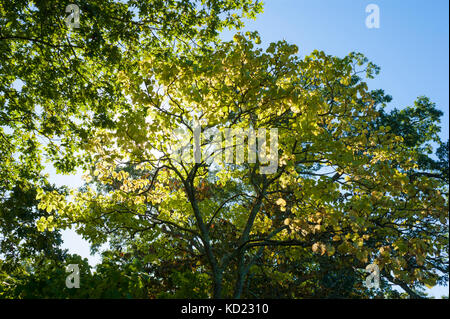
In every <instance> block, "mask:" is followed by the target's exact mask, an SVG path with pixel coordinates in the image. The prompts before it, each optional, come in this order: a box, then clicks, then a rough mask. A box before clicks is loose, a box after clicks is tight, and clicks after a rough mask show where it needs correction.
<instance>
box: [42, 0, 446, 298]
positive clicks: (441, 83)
mask: <svg viewBox="0 0 450 319" xmlns="http://www.w3.org/2000/svg"><path fill="white" fill-rule="evenodd" d="M264 3H265V6H264V13H263V14H261V15H259V16H258V17H257V19H256V21H247V23H246V27H245V29H244V30H250V31H254V30H256V31H259V33H260V35H261V40H262V45H263V46H266V45H267V44H268V43H270V42H275V41H278V40H283V39H284V40H287V41H288V42H290V43H293V44H296V45H298V46H299V48H300V53H299V54H300V56H305V55H308V54H309V53H310V52H312V51H313V50H315V49H318V50H323V51H325V52H326V53H328V54H332V55H337V56H344V55H346V54H348V53H350V52H352V51H357V52H361V53H364V54H365V55H366V56H367V57H368V58H369V59H370V60H371V61H372V62H374V63H375V64H377V65H378V66H380V67H381V73H380V74H379V75H378V77H377V78H376V79H374V80H370V81H369V82H368V83H369V87H370V88H372V89H378V88H381V89H384V90H385V92H386V93H387V94H390V95H391V96H392V97H393V101H392V102H391V104H390V107H396V108H402V107H405V106H408V105H412V104H413V102H414V100H415V99H416V98H417V97H418V96H420V95H426V96H428V97H429V98H430V99H431V100H432V101H433V102H435V103H436V105H437V107H438V108H439V109H440V110H442V111H443V112H444V117H443V119H442V133H441V138H442V139H444V140H447V139H448V136H449V120H448V117H449V1H448V0H432V1H424V0H422V1H419V0H377V1H375V0H372V1H364V0H339V1H338V0H265V1H264ZM371 3H373V4H376V5H378V7H379V9H380V28H378V29H376V28H373V29H369V28H367V27H366V23H365V20H366V17H367V16H368V15H369V13H366V10H365V9H366V6H367V5H369V4H371ZM232 35H233V33H230V32H224V34H223V38H224V39H230V38H231V37H232ZM49 172H51V175H52V176H54V179H53V180H55V181H56V182H57V183H58V184H66V185H70V186H78V185H81V180H80V175H77V176H74V177H62V176H59V177H56V176H55V175H54V171H53V170H51V169H49ZM64 239H65V247H67V248H69V249H70V250H71V251H72V252H74V253H78V254H80V255H82V256H84V257H88V258H89V261H90V263H91V264H95V263H97V262H98V261H99V258H98V256H89V246H88V244H87V243H86V242H84V241H82V240H81V239H80V238H79V237H78V236H76V235H75V234H74V233H73V232H70V231H67V232H65V233H64ZM431 294H432V295H434V296H435V297H440V296H442V295H443V294H446V295H448V294H449V291H448V287H436V288H434V289H432V290H431Z"/></svg>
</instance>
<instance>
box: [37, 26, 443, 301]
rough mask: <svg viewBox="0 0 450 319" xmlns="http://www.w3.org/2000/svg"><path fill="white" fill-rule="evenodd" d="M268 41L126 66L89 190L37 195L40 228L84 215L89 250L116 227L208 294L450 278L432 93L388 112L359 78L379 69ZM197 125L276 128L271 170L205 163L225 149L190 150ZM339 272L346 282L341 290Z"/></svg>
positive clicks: (357, 57) (359, 292)
mask: <svg viewBox="0 0 450 319" xmlns="http://www.w3.org/2000/svg"><path fill="white" fill-rule="evenodd" d="M259 41H260V40H259V36H258V34H257V33H248V34H246V35H245V36H244V35H242V34H237V35H236V36H235V37H234V40H233V41H230V42H224V43H217V44H216V45H215V47H214V48H209V49H207V50H205V51H204V52H203V54H202V55H200V56H196V58H195V59H191V58H190V57H187V56H183V55H179V56H174V57H173V59H170V60H161V59H156V58H155V57H154V56H153V55H151V54H150V55H149V56H147V57H145V58H144V59H143V60H142V61H140V62H139V63H137V64H136V65H133V66H130V67H129V68H127V69H126V70H123V71H122V72H120V73H119V74H118V78H119V83H120V86H121V88H122V89H123V90H124V91H125V92H126V95H127V96H128V97H129V99H130V100H131V101H132V104H131V105H130V107H129V108H128V109H127V110H125V111H124V112H122V113H121V114H120V115H118V117H117V119H116V121H115V122H114V125H111V126H110V127H108V128H103V129H99V130H96V132H95V134H94V136H93V138H92V139H91V140H90V142H89V147H88V148H87V149H88V151H89V152H91V154H92V159H93V160H94V161H95V163H94V165H93V166H92V169H91V174H90V176H87V177H86V180H87V182H88V185H87V186H86V187H85V189H83V190H81V191H72V192H71V198H70V199H68V198H67V197H66V196H65V194H60V193H58V192H43V191H42V192H40V193H39V194H38V199H40V200H41V202H40V204H39V207H40V208H41V209H46V210H47V211H49V212H53V220H49V219H48V218H45V217H43V218H41V219H40V220H39V222H38V228H39V229H40V230H45V229H46V228H48V227H58V228H64V227H67V226H69V225H72V224H76V225H77V231H78V232H79V233H80V234H82V235H83V236H85V237H87V238H89V239H90V241H91V242H92V243H93V244H94V245H99V244H101V243H103V242H105V241H106V240H107V239H108V236H109V234H114V236H119V237H121V238H129V240H128V241H126V242H128V246H129V248H130V249H131V247H132V246H133V245H138V248H139V250H141V251H142V248H144V247H146V248H147V249H148V250H147V252H148V253H147V254H146V257H145V258H146V262H148V263H150V264H152V265H154V266H158V265H162V264H164V263H167V262H169V261H176V262H178V263H180V264H182V265H184V266H183V267H186V266H187V265H191V266H192V265H193V264H194V265H195V272H196V273H199V274H205V275H207V276H208V277H207V278H208V279H209V281H210V283H211V284H210V291H209V296H211V297H214V298H221V297H224V296H227V297H230V296H232V297H235V298H240V297H242V296H251V292H252V289H251V287H254V286H253V285H255V284H256V285H257V287H258V285H259V287H260V286H261V284H262V283H261V280H265V281H266V285H269V286H271V287H275V286H277V284H276V283H277V282H281V284H279V285H281V286H282V287H281V288H282V289H281V290H280V291H281V292H280V295H284V294H285V293H286V287H289V285H291V286H292V285H297V284H299V286H296V287H298V289H297V291H296V292H295V297H302V296H311V295H312V296H314V294H315V293H316V291H315V290H314V288H313V286H314V284H315V283H317V282H319V283H321V284H322V285H323V286H322V287H324V288H323V289H319V290H317V291H319V293H320V294H322V295H324V296H330V295H332V294H333V293H336V294H337V295H345V296H359V297H361V296H367V290H366V289H365V288H364V287H363V286H361V281H362V279H363V278H364V276H365V275H364V274H363V273H362V272H358V269H361V268H365V266H366V265H368V264H369V263H376V264H378V266H379V267H380V269H382V274H383V280H384V281H385V282H391V283H395V284H398V285H400V286H402V287H403V288H404V289H405V291H406V292H407V293H408V294H409V295H410V296H411V297H421V293H420V292H418V291H417V289H418V288H420V287H422V286H423V285H429V286H433V285H435V284H436V282H440V281H442V280H444V279H445V278H446V276H447V275H446V274H442V273H439V271H442V272H444V273H445V272H447V273H448V254H447V253H446V251H447V248H448V215H447V211H448V176H447V178H443V175H442V174H441V173H439V172H438V170H439V168H440V167H442V166H440V165H438V164H439V163H440V162H439V161H436V160H434V161H433V160H432V159H431V157H429V156H428V155H430V154H427V153H426V150H428V149H429V147H428V146H426V145H427V144H429V143H430V142H432V141H438V138H437V132H438V126H437V121H438V118H439V116H440V114H439V112H438V111H436V109H435V108H434V105H433V104H432V103H431V102H430V101H429V100H428V99H426V98H419V99H418V101H417V102H416V104H415V106H414V107H412V108H408V109H406V110H405V111H394V112H392V113H390V114H388V113H386V112H384V110H383V107H384V106H385V103H386V102H388V101H389V100H390V98H389V97H388V96H386V95H384V93H383V92H382V91H369V90H368V87H367V84H366V83H365V82H364V81H363V79H364V78H363V76H364V75H365V76H366V77H368V78H371V77H373V76H374V75H376V74H377V73H378V71H379V68H378V67H377V66H375V65H374V64H372V63H370V62H368V60H367V59H366V58H365V57H364V56H363V55H361V54H358V53H351V54H349V55H348V56H346V57H344V58H338V57H333V56H329V55H326V54H325V53H323V52H319V51H314V52H313V53H312V54H311V55H309V56H306V57H305V58H303V59H300V58H298V56H297V55H296V53H297V47H296V46H295V45H289V44H288V43H286V42H284V41H280V42H277V43H272V44H271V45H270V46H269V47H268V48H267V49H266V50H265V51H263V50H262V49H261V48H258V47H255V44H257V43H259ZM401 119H404V120H405V121H409V122H401ZM399 120H400V124H399V123H397V122H398V121H399ZM196 122H197V123H198V124H195V123H196ZM196 125H201V130H202V132H205V131H207V130H208V129H210V130H212V129H215V130H218V131H220V132H224V131H225V129H226V128H232V129H236V130H237V129H242V130H247V129H249V128H253V129H254V130H256V131H257V130H258V129H262V128H264V129H277V130H278V131H277V132H278V135H277V137H278V142H279V145H278V148H277V153H276V154H275V156H276V157H277V158H278V160H277V163H278V165H277V167H276V171H275V172H273V174H265V173H264V171H263V168H264V166H265V163H264V162H263V161H261V157H259V160H258V161H255V162H254V161H252V160H251V158H249V156H248V155H247V158H246V160H245V161H243V162H239V163H237V162H234V163H226V162H225V163H224V161H217V162H211V161H210V160H211V159H212V158H213V157H216V158H217V157H218V156H221V155H223V153H221V151H223V152H225V148H226V147H227V145H226V144H223V143H222V144H221V143H217V141H215V140H214V138H213V139H211V138H209V137H208V136H205V135H208V134H206V133H202V135H201V137H202V138H201V146H202V149H203V150H204V149H205V148H208V147H215V148H214V152H209V153H207V154H209V158H205V157H203V158H202V160H201V161H200V162H196V161H192V156H191V157H189V156H183V155H182V154H181V155H180V149H176V147H175V144H177V143H175V142H176V141H174V136H176V134H175V132H178V131H179V130H180V128H181V129H183V130H184V131H185V132H187V133H188V134H190V135H189V138H188V139H187V140H188V142H189V143H188V144H189V145H194V144H195V143H196V137H195V132H197V131H196V130H197V129H198V128H197V127H196ZM273 132H275V131H273ZM271 134H272V133H271ZM238 143H239V142H238V141H237V140H236V142H233V144H234V146H236V144H238ZM178 145H179V144H178ZM174 148H175V150H174ZM191 149H192V148H191ZM270 149H271V148H270ZM270 149H269V148H268V147H267V149H266V151H267V153H270V152H269V151H270ZM441 153H442V154H444V153H445V152H442V151H441ZM441 153H439V154H441ZM442 154H441V155H442ZM191 155H192V154H191ZM272 155H273V154H272ZM447 161H448V156H447ZM426 163H428V164H426ZM436 165H438V166H436ZM91 179H92V180H91ZM135 247H136V246H135ZM150 247H151V248H152V249H150ZM131 251H134V250H133V249H132V250H131ZM184 269H187V268H184ZM325 269H330V270H331V271H330V272H329V273H328V276H326V275H327V274H325V273H324V270H325ZM342 274H345V275H344V276H348V277H349V278H348V281H347V282H346V283H345V285H347V286H348V287H347V288H338V289H336V288H333V287H335V286H336V282H335V281H336V280H341V281H345V280H346V279H345V278H342V277H340V276H342ZM261 276H263V277H261ZM338 277H339V278H340V279H339V278H338ZM255 278H257V279H255ZM258 278H259V279H258ZM255 280H256V281H255ZM258 280H259V281H258ZM267 281H269V282H267ZM202 282H203V281H202ZM345 285H344V286H345ZM358 285H359V286H358ZM283 286H284V287H283ZM326 287H329V289H328V291H327V290H326ZM333 289H334V290H333ZM339 289H344V291H343V292H342V291H340V290H339ZM383 289H384V293H385V294H391V295H392V292H390V288H389V287H384V288H383ZM369 294H370V293H369ZM259 296H261V295H259Z"/></svg>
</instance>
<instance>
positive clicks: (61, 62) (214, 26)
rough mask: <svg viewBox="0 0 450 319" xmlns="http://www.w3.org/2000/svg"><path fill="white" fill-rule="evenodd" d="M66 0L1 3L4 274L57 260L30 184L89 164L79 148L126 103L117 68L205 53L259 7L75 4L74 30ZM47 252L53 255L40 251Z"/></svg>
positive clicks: (228, 1)
mask: <svg viewBox="0 0 450 319" xmlns="http://www.w3.org/2000/svg"><path fill="white" fill-rule="evenodd" d="M68 4H69V2H68V1H59V0H58V1H17V0H7V1H2V2H1V3H0V75H1V76H0V230H1V232H2V238H1V249H0V257H1V259H2V260H1V271H2V273H1V275H2V278H3V275H5V274H11V272H10V271H12V269H13V268H14V269H21V270H23V263H28V262H29V261H30V260H31V261H33V260H34V261H36V259H35V258H38V257H39V256H38V255H40V256H41V257H43V258H42V262H43V263H44V264H45V263H46V262H49V263H50V264H52V265H55V264H56V265H58V266H57V267H59V266H61V265H63V260H65V259H64V258H66V257H64V253H63V252H62V251H61V250H60V249H59V244H60V235H59V233H58V232H53V233H51V232H48V231H46V232H45V233H39V232H36V229H35V227H34V224H35V221H36V219H39V218H40V217H45V216H46V214H48V212H45V211H43V210H40V209H37V207H36V206H35V202H36V201H35V192H36V188H37V187H39V188H44V189H45V188H47V187H48V182H47V180H46V177H45V176H42V175H43V174H42V171H43V168H44V164H43V163H44V160H48V159H49V160H50V161H51V163H52V164H53V165H54V166H55V167H56V169H57V172H63V173H69V172H73V170H74V169H75V168H76V167H78V166H81V165H83V164H84V163H86V162H89V154H86V153H85V152H84V148H83V147H84V144H85V143H86V142H87V141H89V139H90V136H91V134H92V131H94V130H95V129H96V128H101V127H103V128H106V127H113V126H114V122H113V118H114V116H115V114H116V113H119V112H121V111H122V110H125V109H127V108H128V106H129V103H128V100H127V99H126V97H125V95H123V94H122V90H121V85H119V84H118V82H117V75H118V73H119V71H120V70H126V69H127V68H129V67H130V66H132V65H135V64H136V63H137V62H138V61H140V59H141V58H140V57H141V56H142V54H143V53H144V52H145V54H146V55H148V54H150V55H152V56H153V57H154V58H155V59H162V60H164V61H166V60H169V59H171V57H172V56H176V55H177V54H180V53H181V52H184V54H185V55H192V54H195V52H197V53H198V52H201V51H202V50H204V49H205V48H207V47H210V46H212V45H213V44H214V42H215V41H217V38H218V33H219V32H220V31H221V30H222V29H223V28H227V27H228V28H239V27H240V26H242V19H243V18H253V17H254V16H255V14H257V13H258V12H260V11H261V9H262V7H261V4H260V3H258V1H253V0H212V1H206V2H205V1H198V0H192V1H185V0H175V1H173V0H157V1H153V0H152V1H134V0H132V1H120V2H117V1H103V0H101V1H78V2H77V5H78V6H79V9H80V10H81V13H80V26H79V28H75V29H72V28H71V27H70V26H68V25H66V23H65V21H64V20H65V19H66V17H67V15H68V13H66V11H65V9H66V6H67V5H68ZM30 225H31V226H30ZM24 243H25V244H24ZM28 244H30V245H28ZM46 249H50V250H51V251H52V252H53V251H54V252H55V253H56V252H57V253H58V254H59V255H58V257H57V256H56V255H55V256H53V255H51V254H50V255H47V256H43V255H42V253H43V252H45V251H46ZM49 253H50V251H49ZM60 257H61V258H62V259H61V258H60ZM39 258H40V257H39ZM52 267H53V266H52ZM50 268H51V267H50ZM50 268H47V270H49V271H50ZM17 271H19V270H17ZM19 273H20V271H19ZM35 274H37V273H35ZM47 275H48V274H47ZM5 276H6V275H5ZM8 276H9V275H7V276H6V277H8ZM9 277H10V276H9ZM9 277H8V278H9ZM2 282H3V281H2Z"/></svg>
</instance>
